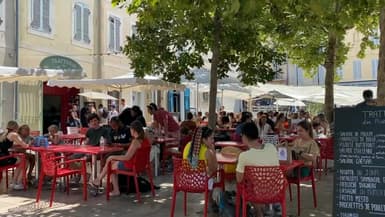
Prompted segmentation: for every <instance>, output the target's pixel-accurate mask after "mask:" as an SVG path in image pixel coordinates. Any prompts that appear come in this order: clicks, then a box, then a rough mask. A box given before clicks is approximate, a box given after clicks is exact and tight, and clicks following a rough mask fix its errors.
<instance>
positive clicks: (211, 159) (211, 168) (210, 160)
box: [206, 148, 218, 175]
mask: <svg viewBox="0 0 385 217" xmlns="http://www.w3.org/2000/svg"><path fill="white" fill-rule="evenodd" d="M206 159H207V168H208V169H207V170H208V171H207V172H208V174H209V175H211V174H213V173H215V172H216V171H217V168H218V162H217V157H216V155H215V151H214V150H212V149H211V148H209V149H207V151H206Z"/></svg>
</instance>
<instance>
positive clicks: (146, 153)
mask: <svg viewBox="0 0 385 217" xmlns="http://www.w3.org/2000/svg"><path fill="white" fill-rule="evenodd" d="M150 152H151V146H146V147H142V148H140V149H138V150H137V151H136V153H135V156H134V167H135V171H136V172H141V171H145V170H146V169H147V168H148V167H149V164H150Z"/></svg>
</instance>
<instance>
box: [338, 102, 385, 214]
mask: <svg viewBox="0 0 385 217" xmlns="http://www.w3.org/2000/svg"><path fill="white" fill-rule="evenodd" d="M334 153H335V156H334V158H335V161H334V163H335V169H336V173H335V175H334V194H333V198H334V203H333V206H334V207H333V216H335V217H370V216H385V107H366V108H341V109H337V110H336V113H335V133H334Z"/></svg>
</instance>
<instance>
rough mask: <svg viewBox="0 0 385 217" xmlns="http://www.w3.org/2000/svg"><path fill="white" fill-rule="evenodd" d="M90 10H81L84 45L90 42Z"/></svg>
mask: <svg viewBox="0 0 385 217" xmlns="http://www.w3.org/2000/svg"><path fill="white" fill-rule="evenodd" d="M90 14H91V12H90V9H88V8H86V7H84V8H83V40H84V42H85V43H87V44H89V43H90V42H91V40H90V25H89V21H90Z"/></svg>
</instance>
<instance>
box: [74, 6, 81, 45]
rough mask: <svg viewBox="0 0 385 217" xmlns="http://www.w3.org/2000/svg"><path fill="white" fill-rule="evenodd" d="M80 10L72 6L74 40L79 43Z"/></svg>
mask: <svg viewBox="0 0 385 217" xmlns="http://www.w3.org/2000/svg"><path fill="white" fill-rule="evenodd" d="M81 18H82V8H81V7H80V5H78V4H75V6H74V24H75V28H74V33H75V34H74V39H75V40H76V41H80V40H81V39H82V38H81V37H82V35H81V34H82V19H81Z"/></svg>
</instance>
